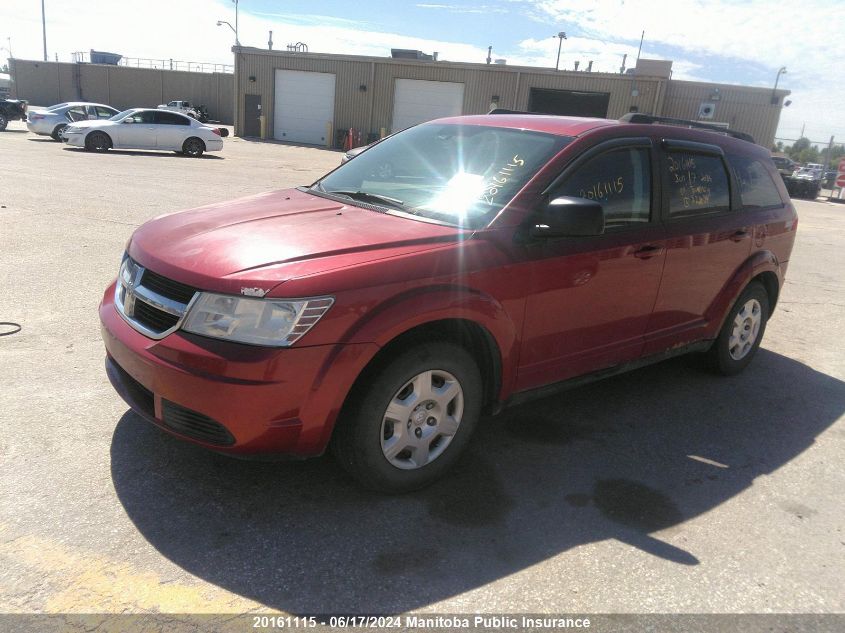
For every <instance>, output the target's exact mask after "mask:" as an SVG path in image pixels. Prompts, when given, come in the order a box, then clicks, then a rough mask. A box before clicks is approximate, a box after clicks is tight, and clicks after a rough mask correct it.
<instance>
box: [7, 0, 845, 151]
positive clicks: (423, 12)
mask: <svg viewBox="0 0 845 633" xmlns="http://www.w3.org/2000/svg"><path fill="white" fill-rule="evenodd" d="M45 6H46V25H47V52H48V56H49V58H50V59H51V60H52V59H55V58H56V55H58V59H59V61H71V54H72V53H73V52H74V51H89V50H90V49H95V50H103V51H111V52H115V53H120V54H122V55H124V56H125V57H141V58H157V59H158V58H163V59H180V60H185V61H196V62H216V63H228V64H231V63H232V52H231V46H232V44H233V43H234V34H233V33H232V31H231V30H229V28H228V27H226V26H225V25H224V26H220V27H218V26H217V21H218V20H227V21H229V22H231V23H232V24H234V23H235V5H234V2H233V0H143V2H138V3H135V2H128V3H127V2H113V1H108V2H106V1H103V0H88V1H87V2H78V0H73V1H71V0H45ZM238 7H239V20H238V22H239V23H238V31H239V36H240V41H241V44H242V45H244V46H256V47H259V48H266V46H267V39H268V31H270V30H272V31H273V42H274V48H276V49H284V48H285V46H286V45H287V44H289V43H295V42H305V43H306V44H307V45H308V49H309V51H310V52H314V53H346V54H360V55H376V56H389V55H390V49H391V48H411V49H419V50H422V51H424V52H426V53H431V52H433V51H437V52H438V53H439V57H440V59H443V60H448V61H462V62H478V63H483V62H484V61H485V60H486V57H487V47H488V46H490V45H492V46H493V58H494V59H496V58H503V59H507V61H508V64H518V65H527V66H542V67H546V68H549V67H552V68H553V67H554V65H555V61H556V57H557V51H558V43H559V39H558V38H557V36H556V35H557V33H558V32H560V31H564V32H565V33H566V35H567V39H566V40H564V41H563V46H562V52H561V57H560V67H561V68H562V69H569V70H571V69H573V67H574V63H575V62H576V61H578V62H580V68H581V69H582V70H583V69H584V67H585V66H586V65H587V63H588V62H589V61H591V60H592V61H593V70H594V71H598V72H619V69H620V67H621V65H622V59H623V55H625V54H627V55H628V58H627V63H626V66H627V67H628V68H630V67H632V66H633V65H634V64H635V60H636V57H637V49H638V48H639V45H640V37H641V35H642V32H643V31H645V39H644V42H643V47H642V53H641V56H642V57H645V58H649V59H670V60H672V61H673V66H672V68H673V75H672V77H673V79H688V80H695V81H709V82H716V83H733V84H744V85H750V86H763V87H772V86H773V85H774V82H775V78H776V77H777V75H778V70H779V69H780V68H781V67H784V66H785V67H786V69H787V72H786V74H783V75H781V76H780V83H779V84H778V87H779V88H785V89H787V90H791V91H792V94H791V95H790V96H789V97H788V99H789V100H791V101H792V104H791V105H790V106H789V107H787V108H785V109H784V110H783V112H782V114H781V121H780V127H779V128H778V133H777V136H778V138H783V139H797V138H798V137H799V135H800V133H801V130H802V128H804V129H805V132H804V135H805V136H806V137H807V138H809V139H810V140H812V141H815V142H824V143H825V144H826V143H827V141H828V139H829V138H830V136H836V138H837V142H839V143H841V142H845V71H843V63H845V61H843V59H842V58H843V55H842V52H843V49H842V47H841V45H839V44H838V43H839V42H841V41H842V37H843V34H845V7H843V5H842V1H841V0H788V1H782V0H748V1H739V0H733V1H731V0H672V1H671V2H658V1H654V0H636V1H635V0H593V1H584V0H578V1H572V0H478V1H477V2H470V1H465V0H425V1H423V2H415V1H408V2H405V1H402V0H357V1H355V2H350V1H349V0H340V1H336V0H308V1H304V0H240V2H239V5H238ZM8 38H11V39H8ZM9 48H11V51H12V53H13V54H14V56H15V57H19V58H24V59H41V58H42V56H43V47H42V30H41V2H40V1H39V0H0V57H7V56H8V49H9ZM787 144H789V143H787Z"/></svg>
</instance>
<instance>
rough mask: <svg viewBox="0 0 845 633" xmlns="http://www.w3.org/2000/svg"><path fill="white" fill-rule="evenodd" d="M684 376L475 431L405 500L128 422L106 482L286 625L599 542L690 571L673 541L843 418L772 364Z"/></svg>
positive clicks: (812, 374)
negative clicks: (441, 475)
mask: <svg viewBox="0 0 845 633" xmlns="http://www.w3.org/2000/svg"><path fill="white" fill-rule="evenodd" d="M696 365H697V364H696V363H694V362H692V361H691V360H690V359H676V360H673V361H668V362H666V363H663V364H661V365H656V366H653V367H650V368H646V369H642V370H640V371H637V372H633V373H631V374H627V375H624V376H619V377H616V378H612V379H608V380H605V381H603V382H599V383H595V384H593V385H590V386H588V387H583V388H580V389H577V390H573V391H570V392H567V393H565V394H562V395H560V396H557V397H554V398H547V399H545V400H542V401H538V402H535V403H532V404H530V405H526V406H523V407H520V408H515V409H511V410H508V411H506V412H505V413H504V414H502V415H501V416H498V417H496V418H491V419H486V420H482V423H481V425H480V427H479V429H478V432H477V434H476V436H475V438H474V441H473V443H472V446H471V449H470V451H469V453H468V454H467V455H466V457H465V458H464V459H463V460H462V461H461V462H460V464H459V466H458V467H457V468H456V470H455V471H454V472H453V473H452V474H451V476H449V477H448V478H447V479H445V480H444V481H441V482H439V483H438V484H436V485H435V486H433V487H431V488H429V489H427V490H424V491H422V492H419V493H414V494H409V495H405V496H397V497H387V496H382V495H378V494H374V493H370V492H367V491H364V490H362V489H360V488H359V487H358V486H356V485H355V484H354V483H353V482H351V481H350V480H349V479H348V477H347V476H346V475H345V473H344V472H343V471H341V470H340V468H339V467H338V466H337V465H336V464H335V463H334V461H333V460H331V459H329V458H324V459H316V460H310V461H305V462H293V463H258V462H245V461H238V460H234V459H231V458H227V457H224V456H220V455H217V454H214V453H210V452H207V451H204V450H202V449H199V448H197V447H194V446H192V445H189V444H186V443H183V442H180V441H178V440H176V439H173V438H171V437H169V436H168V435H166V434H165V433H163V432H161V431H159V430H158V429H156V428H154V427H153V426H152V425H150V424H148V423H146V422H145V421H143V420H142V419H141V418H139V417H137V416H136V415H135V414H134V413H131V412H127V413H126V414H125V415H124V416H123V417H122V418H121V420H120V421H119V423H118V424H117V428H116V429H115V432H114V436H113V438H112V447H111V465H112V479H113V481H114V486H115V489H116V491H117V494H118V497H119V499H120V501H121V502H122V504H123V506H124V507H125V509H126V512H127V514H128V516H129V517H130V518H131V520H132V521H133V522H134V523H135V525H136V526H137V528H138V530H140V532H141V533H142V534H143V536H144V537H145V538H147V539H148V541H149V542H150V543H151V544H152V545H153V546H154V547H156V548H157V549H158V550H159V551H160V552H161V554H162V555H164V556H166V557H167V558H168V559H170V560H172V561H173V562H175V563H176V564H178V565H180V566H181V567H183V568H184V569H185V570H187V571H188V572H190V573H191V574H194V575H196V576H198V577H200V578H202V579H204V580H206V581H208V582H211V583H214V584H216V585H219V586H221V587H223V588H225V589H227V590H229V591H232V592H235V593H237V594H240V595H242V596H246V597H248V598H251V599H253V600H256V601H258V602H260V603H263V604H265V605H267V606H269V607H272V608H275V609H283V610H285V611H289V612H292V613H300V614H302V613H327V612H346V613H354V612H361V611H362V610H365V611H367V612H371V613H372V612H376V613H393V612H402V611H407V610H409V609H414V608H419V607H423V606H426V605H428V604H431V603H433V602H436V601H439V600H443V599H445V598H448V597H450V596H454V595H456V594H459V593H463V592H465V591H468V590H471V589H475V588H478V587H481V586H482V585H485V584H487V583H489V582H492V581H495V580H497V579H499V578H503V577H506V576H508V575H510V574H513V573H515V572H519V571H521V570H523V569H525V568H527V567H529V566H531V565H534V564H536V563H538V562H541V561H543V560H546V559H548V558H551V557H553V556H555V555H557V554H560V553H561V552H564V551H566V550H568V549H570V548H572V547H575V546H578V545H582V544H585V543H591V542H595V541H601V540H604V539H617V540H619V541H621V542H624V543H626V544H628V545H630V546H631V547H632V548H637V549H639V550H641V551H642V552H643V555H644V556H649V555H653V556H657V557H660V558H662V559H665V560H667V561H671V562H672V563H675V564H681V565H696V564H698V563H699V559H702V558H704V557H706V552H695V551H685V550H684V549H682V548H681V547H679V546H678V545H677V544H673V543H672V542H671V541H672V535H673V533H674V532H675V531H676V530H673V529H672V528H673V527H674V526H677V525H679V524H681V523H682V522H684V521H685V520H687V519H690V518H692V517H695V516H697V515H700V514H702V513H704V512H707V511H709V510H712V509H713V508H715V507H716V506H718V505H720V504H722V503H724V502H725V501H727V500H729V499H731V498H732V497H734V496H735V495H737V494H738V493H740V492H742V491H743V490H745V489H746V488H748V487H749V486H751V485H752V483H753V481H754V479H755V478H756V477H759V476H760V475H764V474H767V473H771V472H772V471H774V470H776V469H778V468H780V467H781V466H783V465H784V464H786V463H787V462H789V461H790V460H792V459H793V458H795V457H796V456H797V455H799V454H800V453H801V452H803V451H804V450H806V449H807V448H808V447H810V446H811V445H812V444H813V442H814V439H815V438H816V436H818V435H819V434H820V433H821V432H822V431H824V430H825V429H826V428H827V427H829V426H830V425H831V424H833V423H834V422H835V421H836V420H837V419H838V418H839V417H840V416H841V415H842V414H843V410H845V383H843V382H841V381H839V380H837V379H835V378H832V377H830V376H827V375H825V374H823V373H819V372H817V371H815V370H813V369H811V368H810V367H807V366H806V365H803V364H801V363H799V362H797V361H794V360H792V359H789V358H786V357H784V356H781V355H778V354H776V353H773V352H769V351H766V350H760V352H759V354H758V356H757V358H756V359H755V361H754V363H753V364H752V366H751V367H750V368H749V369H748V370H747V371H746V372H745V373H744V374H742V375H740V376H737V377H734V378H722V377H718V376H714V375H710V374H708V373H705V372H704V371H702V370H701V369H700V368H699V367H697V366H696ZM702 460H706V461H702ZM794 501H796V502H798V501H800V500H794ZM790 507H793V506H790V505H785V506H783V509H784V511H792V512H795V511H796V510H789V508H790ZM795 507H801V506H800V504H797V506H795ZM726 538H729V536H727V535H726Z"/></svg>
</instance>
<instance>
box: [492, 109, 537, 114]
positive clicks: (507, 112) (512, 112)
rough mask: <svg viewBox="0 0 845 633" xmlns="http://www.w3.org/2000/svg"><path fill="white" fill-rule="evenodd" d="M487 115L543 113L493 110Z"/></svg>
mask: <svg viewBox="0 0 845 633" xmlns="http://www.w3.org/2000/svg"><path fill="white" fill-rule="evenodd" d="M487 114H540V115H542V114H543V113H542V112H523V111H522V110H508V109H507V108H493V109H492V110H490V112H488V113H487Z"/></svg>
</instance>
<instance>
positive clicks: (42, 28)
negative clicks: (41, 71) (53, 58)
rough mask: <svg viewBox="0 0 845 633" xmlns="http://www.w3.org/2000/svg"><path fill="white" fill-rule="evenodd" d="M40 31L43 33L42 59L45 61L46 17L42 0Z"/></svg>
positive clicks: (42, 0)
mask: <svg viewBox="0 0 845 633" xmlns="http://www.w3.org/2000/svg"><path fill="white" fill-rule="evenodd" d="M41 32H42V34H43V35H44V61H45V62H46V61H47V18H46V17H45V14H44V0H41Z"/></svg>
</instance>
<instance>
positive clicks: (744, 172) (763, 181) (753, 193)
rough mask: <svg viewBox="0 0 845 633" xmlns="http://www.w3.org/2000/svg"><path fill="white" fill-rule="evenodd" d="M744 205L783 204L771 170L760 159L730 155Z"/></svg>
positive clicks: (766, 205)
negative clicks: (770, 172)
mask: <svg viewBox="0 0 845 633" xmlns="http://www.w3.org/2000/svg"><path fill="white" fill-rule="evenodd" d="M728 160H729V162H730V164H731V167H733V169H734V173H735V174H736V180H737V183H739V196H740V198H742V206H744V207H774V206H779V205H781V204H783V200H781V197H780V194H779V193H778V189H777V187H776V186H775V182H774V180H772V177H771V175H770V174H769V171H768V170H767V169H766V167H765V166H764V165H763V163H761V162H760V161H759V160H755V159H753V158H744V157H741V156H730V157H729V159H728Z"/></svg>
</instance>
